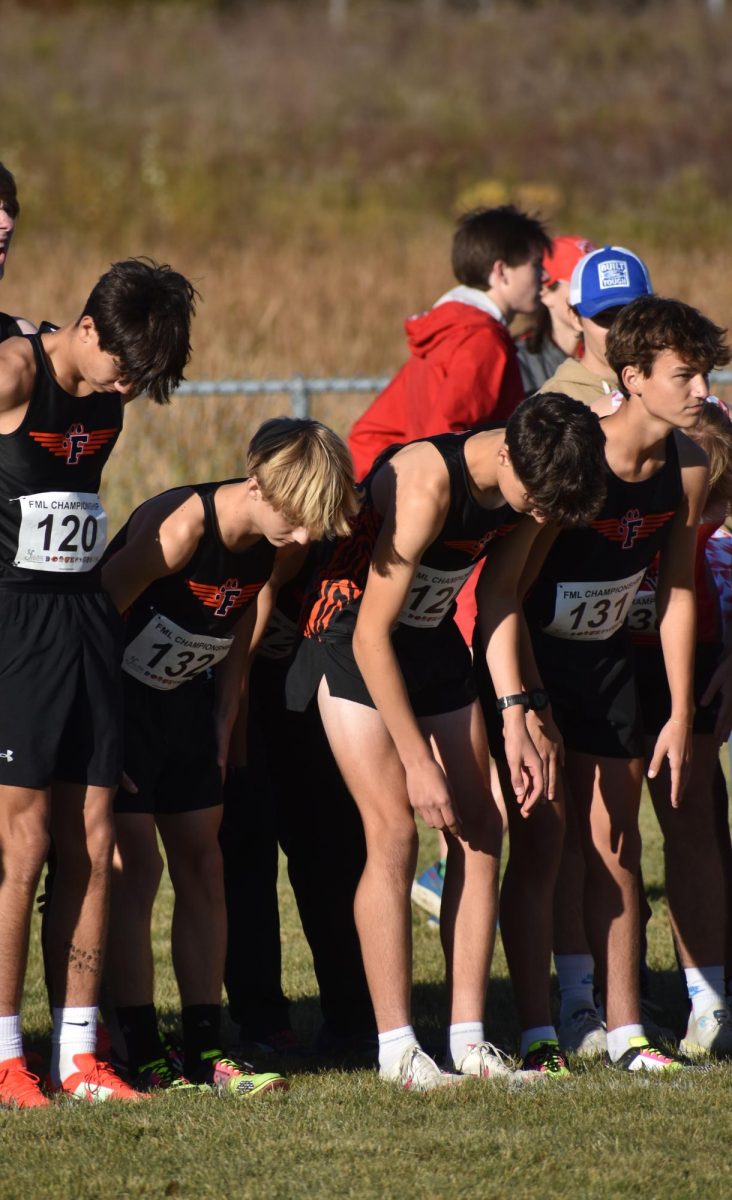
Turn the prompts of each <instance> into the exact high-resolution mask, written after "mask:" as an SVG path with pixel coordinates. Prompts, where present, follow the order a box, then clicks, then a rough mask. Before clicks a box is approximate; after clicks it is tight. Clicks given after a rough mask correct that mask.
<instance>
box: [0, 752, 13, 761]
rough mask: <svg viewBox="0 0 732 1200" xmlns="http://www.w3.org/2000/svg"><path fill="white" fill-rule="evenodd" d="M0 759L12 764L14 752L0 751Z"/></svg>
mask: <svg viewBox="0 0 732 1200" xmlns="http://www.w3.org/2000/svg"><path fill="white" fill-rule="evenodd" d="M0 758H6V759H7V760H8V762H9V763H10V762H12V761H13V751H12V750H0Z"/></svg>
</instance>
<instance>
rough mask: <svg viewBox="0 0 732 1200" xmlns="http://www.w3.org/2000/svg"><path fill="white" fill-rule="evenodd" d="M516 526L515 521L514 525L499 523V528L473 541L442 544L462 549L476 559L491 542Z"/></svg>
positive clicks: (451, 548)
mask: <svg viewBox="0 0 732 1200" xmlns="http://www.w3.org/2000/svg"><path fill="white" fill-rule="evenodd" d="M515 528H516V525H515V523H514V524H513V525H499V527H498V529H491V530H489V531H488V533H484V534H483V536H482V538H477V539H474V540H472V541H470V540H466V541H454V542H443V543H442V544H443V546H448V547H449V549H450V550H461V551H462V552H463V553H464V554H467V555H469V557H470V558H473V559H475V558H479V557H480V555H481V554H482V553H483V551H484V550H485V548H486V546H487V545H488V544H489V542H492V541H493V540H494V539H495V538H498V537H505V536H506V534H507V533H510V532H511V530H513V529H515Z"/></svg>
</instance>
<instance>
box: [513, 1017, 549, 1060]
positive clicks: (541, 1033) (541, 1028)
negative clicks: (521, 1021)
mask: <svg viewBox="0 0 732 1200" xmlns="http://www.w3.org/2000/svg"><path fill="white" fill-rule="evenodd" d="M556 1040H557V1031H556V1029H555V1028H554V1026H553V1025H535V1026H534V1027H533V1029H522V1030H521V1045H520V1047H519V1055H520V1056H521V1058H526V1055H527V1054H528V1053H529V1046H531V1045H533V1043H534V1042H556Z"/></svg>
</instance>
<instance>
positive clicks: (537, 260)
mask: <svg viewBox="0 0 732 1200" xmlns="http://www.w3.org/2000/svg"><path fill="white" fill-rule="evenodd" d="M550 248H551V239H550V238H549V236H548V235H547V233H546V230H545V229H544V226H543V225H542V224H541V222H540V221H537V220H535V219H534V218H533V217H529V216H527V215H526V214H525V213H522V212H519V211H518V209H516V208H514V207H513V205H511V204H507V205H504V206H502V207H500V208H478V209H475V210H474V211H472V212H468V213H465V214H464V215H463V216H462V217H461V218H460V220H459V221H458V226H457V230H456V232H455V236H454V238H453V243H452V269H453V273H454V275H455V278H456V279H457V280H458V285H459V286H458V287H454V288H451V289H450V291H449V292H445V294H444V296H441V297H440V299H439V300H437V301H436V302H435V304H434V305H433V307H432V308H431V309H430V310H429V311H428V312H426V313H422V314H421V315H419V316H416V317H410V318H409V320H408V321H406V322H405V329H406V333H407V341H408V343H409V349H410V352H411V356H410V358H409V359H408V361H407V362H406V363H405V364H404V366H403V367H402V368H401V370H400V371H399V372H398V374H397V375H396V376H395V377H394V379H393V380H392V381H391V383H390V384H389V386H388V387H387V388H385V390H384V391H383V392H382V393H381V394H380V395H379V396H377V397H376V399H375V400H374V401H373V403H372V404H371V405H370V406H369V408H367V409H366V412H365V413H363V415H362V416H360V417H359V419H358V420H357V421H356V422H355V424H354V426H353V428H352V430H351V433H350V435H349V438H348V444H349V446H350V448H351V453H352V454H353V463H354V467H355V470H356V478H357V479H361V478H363V476H364V475H365V474H366V472H367V471H368V470H369V468H370V467H371V464H372V463H373V461H374V459H375V458H376V456H377V454H380V453H381V451H382V450H385V449H386V447H387V446H391V445H393V444H394V443H395V442H412V441H415V440H416V439H417V438H421V437H430V436H431V435H432V434H435V433H447V432H453V433H456V432H459V431H460V430H463V429H470V428H471V427H472V426H474V425H477V424H478V423H480V422H486V421H505V420H506V419H507V418H508V417H509V416H510V415H511V413H512V412H513V410H514V409H515V408H516V406H517V405H518V404H520V402H521V401H522V400H523V398H524V389H523V386H522V383H521V375H520V373H519V367H518V357H517V354H516V347H515V346H514V343H513V339H512V338H511V335H510V334H509V332H508V328H507V327H508V325H509V324H510V323H511V321H512V320H513V318H514V316H516V314H517V313H526V314H529V313H533V312H534V310H535V308H536V306H537V303H538V300H539V288H540V286H541V270H542V255H543V254H544V252H545V251H548V250H549V249H550ZM557 390H561V389H557Z"/></svg>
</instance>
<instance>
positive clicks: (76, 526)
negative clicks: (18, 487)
mask: <svg viewBox="0 0 732 1200" xmlns="http://www.w3.org/2000/svg"><path fill="white" fill-rule="evenodd" d="M18 503H19V504H20V529H19V531H18V549H17V551H16V554H15V566H16V567H25V568H26V570H29V571H64V572H68V571H90V570H91V568H92V567H95V566H96V564H97V563H98V562H99V560H100V558H101V557H102V554H103V553H104V547H105V546H106V544H107V514H106V513H105V511H104V509H103V507H102V502H101V500H100V499H99V497H98V496H97V495H96V494H95V493H94V492H38V493H37V494H36V495H35V496H19V497H18Z"/></svg>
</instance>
